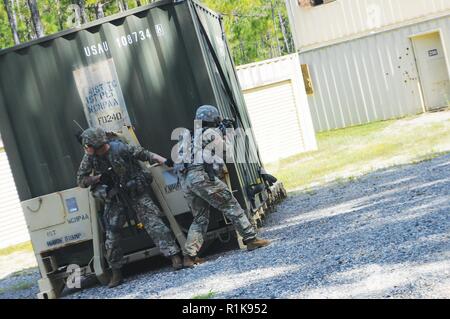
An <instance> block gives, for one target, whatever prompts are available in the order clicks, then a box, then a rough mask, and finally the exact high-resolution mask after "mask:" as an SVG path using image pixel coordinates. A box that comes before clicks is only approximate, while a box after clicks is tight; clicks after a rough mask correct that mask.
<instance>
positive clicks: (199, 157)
mask: <svg viewBox="0 0 450 319" xmlns="http://www.w3.org/2000/svg"><path fill="white" fill-rule="evenodd" d="M196 121H202V127H203V128H204V129H203V130H202V131H200V132H201V133H202V134H199V135H196V136H194V137H193V138H192V143H190V146H191V150H190V155H191V158H190V163H186V162H185V163H181V164H176V167H175V169H176V170H177V171H178V172H179V175H180V177H181V178H180V180H181V184H182V187H183V191H184V193H185V197H186V199H187V201H188V204H189V206H190V208H191V211H192V214H193V215H194V221H193V223H192V225H191V226H190V228H189V233H188V237H187V241H186V245H185V247H184V252H183V254H184V255H185V256H184V259H183V266H185V267H189V268H191V267H193V266H194V265H195V264H196V263H199V262H201V259H199V258H198V257H197V253H198V252H199V250H200V248H201V247H202V245H203V241H204V239H203V238H204V236H205V234H206V232H207V229H208V223H209V212H210V207H211V206H212V207H214V208H215V209H217V210H219V211H220V212H222V213H223V214H224V215H225V216H226V217H227V218H228V219H229V220H230V221H231V222H232V223H233V225H234V227H235V228H236V230H237V232H238V233H239V235H240V236H242V238H243V241H244V244H245V245H247V249H248V250H254V249H256V248H260V247H264V246H267V245H269V244H270V242H269V241H267V240H262V239H258V238H257V237H256V230H255V228H254V227H253V226H252V224H251V223H250V221H249V220H248V217H247V215H246V214H245V211H244V210H243V209H242V207H241V206H240V205H239V202H238V201H237V200H236V198H235V197H234V196H233V194H232V193H231V191H230V190H229V189H228V187H227V185H226V184H225V183H224V182H222V181H221V180H220V179H218V178H217V177H215V176H211V173H209V174H208V173H207V171H206V170H205V163H210V164H213V165H214V166H215V167H216V169H220V168H221V167H222V166H223V160H221V158H219V157H216V156H214V155H213V157H212V158H209V159H206V158H205V157H206V156H205V152H204V150H205V146H207V145H210V144H211V143H214V140H216V142H218V143H221V142H222V141H223V140H222V139H215V138H212V137H211V136H214V135H215V134H210V135H209V134H208V132H207V130H208V129H209V128H215V127H217V124H218V123H219V122H220V115H219V111H218V109H217V108H216V107H214V106H210V105H204V106H201V107H200V108H198V110H197V113H196ZM208 136H209V137H208ZM215 136H216V137H217V135H215ZM184 138H188V137H187V136H185V137H184ZM189 138H190V137H189ZM199 138H200V139H201V141H200V142H199V141H198V140H197V139H199ZM180 156H181V157H184V154H183V149H181V150H180ZM177 162H179V161H177ZM217 173H219V172H217Z"/></svg>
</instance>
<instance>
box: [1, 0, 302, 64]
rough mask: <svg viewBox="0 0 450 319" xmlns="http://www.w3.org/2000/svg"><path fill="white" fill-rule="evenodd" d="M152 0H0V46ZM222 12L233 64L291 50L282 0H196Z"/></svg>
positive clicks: (6, 46) (14, 43)
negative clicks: (0, 0) (233, 60)
mask: <svg viewBox="0 0 450 319" xmlns="http://www.w3.org/2000/svg"><path fill="white" fill-rule="evenodd" d="M156 1H157V0H2V2H1V3H0V49H3V48H8V47H11V46H14V45H17V44H20V43H24V42H28V41H31V40H34V39H36V38H40V37H43V36H46V35H50V34H53V33H56V32H59V31H62V30H65V29H68V28H72V27H74V26H81V25H83V24H85V23H88V22H91V21H95V20H97V19H100V18H103V17H106V16H109V15H112V14H115V13H119V12H124V11H126V10H129V9H132V8H136V7H139V6H142V5H147V4H149V3H153V2H156ZM201 2H203V3H204V4H205V5H207V6H208V7H209V8H211V9H212V10H214V11H217V12H219V13H221V14H222V15H223V17H224V25H225V31H226V33H227V37H228V41H229V44H230V49H231V52H232V54H233V57H234V59H235V62H236V64H238V65H239V64H245V63H250V62H255V61H259V60H264V59H268V58H272V57H276V56H281V55H284V54H287V53H292V52H293V51H294V45H293V43H292V36H291V32H290V29H289V23H288V19H287V12H286V6H285V3H284V0H201Z"/></svg>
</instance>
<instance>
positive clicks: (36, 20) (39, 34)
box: [28, 0, 45, 38]
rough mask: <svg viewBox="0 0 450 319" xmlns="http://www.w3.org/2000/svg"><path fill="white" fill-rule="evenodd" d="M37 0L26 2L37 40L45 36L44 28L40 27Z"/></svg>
mask: <svg viewBox="0 0 450 319" xmlns="http://www.w3.org/2000/svg"><path fill="white" fill-rule="evenodd" d="M36 1H37V0H28V6H29V7H30V12H31V19H32V21H33V26H34V30H35V31H36V35H37V37H38V38H41V37H43V36H44V35H45V32H44V28H43V27H42V22H41V16H40V14H39V9H38V6H37V2H36Z"/></svg>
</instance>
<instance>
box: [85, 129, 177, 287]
mask: <svg viewBox="0 0 450 319" xmlns="http://www.w3.org/2000/svg"><path fill="white" fill-rule="evenodd" d="M81 139H82V143H83V147H84V150H85V155H84V157H83V160H82V162H81V164H80V168H79V170H78V174H77V183H78V185H79V186H80V187H82V188H87V187H89V186H90V187H91V191H92V192H93V194H94V196H95V197H100V198H102V199H104V201H105V209H104V212H103V223H104V225H105V228H106V240H105V247H106V253H107V254H106V258H107V261H108V263H109V265H110V267H111V269H112V278H111V281H110V283H109V285H108V287H110V288H113V287H116V286H118V285H119V284H120V283H121V282H122V272H121V268H122V266H123V264H124V260H123V251H122V248H121V247H120V237H121V230H122V228H123V226H124V224H125V222H126V210H127V209H133V210H134V211H135V213H136V215H137V218H138V220H139V222H140V223H142V224H143V226H144V228H145V230H146V231H147V233H148V234H149V235H150V237H151V238H152V240H153V242H154V243H155V245H156V246H157V247H159V249H160V250H161V252H162V253H163V254H164V256H166V257H169V258H171V260H172V265H173V267H174V268H175V270H179V269H181V268H182V266H183V264H182V260H181V257H180V256H179V252H180V249H179V247H178V246H177V244H176V242H175V239H174V236H173V235H172V232H171V231H170V229H169V228H168V227H167V226H166V225H165V224H164V222H163V221H162V220H161V218H160V217H159V213H160V210H159V208H158V206H156V205H155V203H153V201H152V199H151V198H150V195H149V193H148V187H149V186H150V183H151V176H149V175H148V173H146V172H145V171H144V170H143V169H142V168H141V166H140V165H139V162H138V161H143V162H144V161H148V162H150V163H151V164H153V163H159V164H165V163H168V162H170V160H169V161H167V160H166V159H165V158H164V157H161V156H159V155H157V154H154V153H151V152H149V151H147V150H145V149H143V148H142V147H137V146H131V145H128V144H125V143H123V142H121V141H119V140H109V139H108V137H107V135H106V133H105V131H104V130H102V129H100V128H89V129H87V130H85V131H84V132H83V133H82V135H81ZM111 174H114V176H115V177H116V178H117V179H118V182H119V183H120V185H123V190H122V191H124V192H126V195H127V197H128V198H129V199H130V203H124V202H123V201H122V200H121V199H120V196H117V192H118V190H117V189H116V187H117V185H115V183H111V180H110V179H109V180H108V178H107V176H110V175H111ZM111 184H113V185H111ZM127 205H130V206H132V207H127Z"/></svg>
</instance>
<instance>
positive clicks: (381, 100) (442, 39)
mask: <svg viewBox="0 0 450 319" xmlns="http://www.w3.org/2000/svg"><path fill="white" fill-rule="evenodd" d="M287 5H288V11H289V15H290V20H291V26H292V29H293V33H294V39H295V43H296V48H297V50H298V52H299V56H300V61H301V63H302V64H305V65H307V66H308V68H309V70H310V73H309V74H306V75H305V76H306V77H307V79H310V81H311V92H309V93H310V94H309V98H308V99H309V103H310V108H311V114H312V118H313V122H314V127H315V129H316V131H327V130H331V129H336V128H342V127H346V126H351V125H358V124H364V123H368V122H372V121H377V120H385V119H391V118H396V117H401V116H406V115H412V114H417V113H421V112H425V111H431V110H436V109H439V108H442V107H445V106H448V104H449V100H450V72H449V68H448V66H449V63H450V60H449V56H448V53H449V52H450V41H449V40H448V39H449V38H450V1H448V0H415V1H407V0H398V1H390V0H361V1H353V0H336V1H330V2H328V3H324V4H321V5H316V6H304V4H303V5H301V4H300V2H299V1H297V0H288V1H287Z"/></svg>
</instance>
